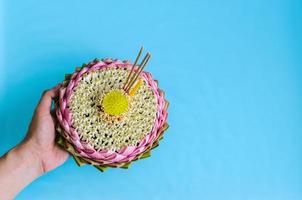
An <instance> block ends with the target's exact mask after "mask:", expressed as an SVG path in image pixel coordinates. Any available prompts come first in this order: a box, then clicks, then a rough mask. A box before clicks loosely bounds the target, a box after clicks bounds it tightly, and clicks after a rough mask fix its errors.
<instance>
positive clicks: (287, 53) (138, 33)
mask: <svg viewBox="0 0 302 200" xmlns="http://www.w3.org/2000/svg"><path fill="white" fill-rule="evenodd" d="M0 2H1V11H0V17H1V20H0V23H1V24H0V25H1V26H0V34H1V35H0V36H1V37H0V56H1V57H0V58H1V59H0V62H1V63H0V111H1V115H0V125H1V126H0V127H1V128H0V136H1V141H0V154H3V153H4V152H6V151H7V150H8V149H10V148H11V147H13V146H14V145H16V144H17V143H18V142H20V141H21V140H22V138H23V137H24V135H25V133H26V130H27V125H28V123H29V121H30V118H31V114H32V111H33V109H34V107H35V105H36V103H37V101H38V99H39V97H40V94H41V92H42V91H43V90H44V89H46V88H50V87H52V86H53V85H55V84H56V83H58V82H59V81H61V80H62V78H63V76H64V74H65V73H69V72H72V71H73V69H74V67H75V66H76V65H80V64H82V63H83V62H87V61H89V60H90V59H93V58H95V57H114V58H120V59H132V60H133V59H134V57H135V54H136V52H137V50H138V49H139V47H140V45H141V44H144V46H145V47H146V49H148V50H149V51H151V52H152V53H153V58H152V60H151V62H150V64H149V65H148V67H147V69H148V70H149V71H151V72H152V73H153V74H154V77H155V78H156V79H159V80H160V86H161V87H162V88H163V89H164V90H165V91H166V93H167V98H168V99H169V100H170V102H171V106H170V109H169V113H170V117H169V123H170V125H171V127H170V129H169V130H168V132H167V133H166V135H165V138H164V140H163V141H162V142H161V144H160V146H159V148H157V149H156V150H154V151H153V152H152V157H151V158H149V159H145V160H142V161H140V162H136V163H135V164H133V165H132V166H131V167H130V169H129V170H122V169H113V170H109V171H107V172H106V173H99V171H97V170H95V169H94V168H92V167H89V166H87V167H83V168H78V167H77V166H76V164H75V163H74V161H73V160H71V159H70V160H69V161H68V162H67V163H66V164H65V165H63V166H61V167H59V168H58V169H56V170H55V171H52V172H50V173H48V174H46V175H45V176H43V177H41V178H39V179H38V180H36V181H35V182H34V183H32V184H31V185H30V186H28V187H27V188H26V189H25V190H24V191H23V192H22V193H21V194H20V195H19V196H18V198H17V199H34V200H35V199H44V200H45V199H80V200H81V199H85V200H86V199H131V200H135V199H187V200H189V199H209V200H212V199H213V200H214V199H226V200H228V199H230V200H236V199H245V200H246V199H257V200H261V199H266V200H268V199H272V200H278V199H286V200H295V199H302V189H301V188H302V170H301V169H302V159H301V156H302V147H301V145H302V79H301V75H302V2H301V1H299V0H292V1H287V0H275V1H273V0H271V1H270V0H253V1H243V0H242V1H239V0H238V1H237V0H230V1H216V0H214V1H212V0H211V1H210V0H207V1H197V0H196V1H193V0H186V1H175V0H174V1H172V0H170V1H161V0H156V1H97V0H87V1H75V0H68V1H59V0H53V1H38V0H24V1H17V0H6V1H3V0H2V1H0ZM88 197H89V198H88Z"/></svg>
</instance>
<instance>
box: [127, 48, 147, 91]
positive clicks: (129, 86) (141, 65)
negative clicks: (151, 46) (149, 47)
mask: <svg viewBox="0 0 302 200" xmlns="http://www.w3.org/2000/svg"><path fill="white" fill-rule="evenodd" d="M150 58H151V54H150V53H147V55H146V56H145V57H144V59H143V61H142V62H141V64H140V68H139V71H138V72H137V73H136V76H135V77H134V78H133V79H132V80H131V81H130V83H129V85H128V87H127V88H126V90H125V91H126V92H129V90H130V89H131V87H132V86H133V84H134V83H135V82H136V80H137V79H138V77H139V76H140V74H141V73H142V71H143V70H144V68H145V66H146V65H147V63H148V61H149V59H150Z"/></svg>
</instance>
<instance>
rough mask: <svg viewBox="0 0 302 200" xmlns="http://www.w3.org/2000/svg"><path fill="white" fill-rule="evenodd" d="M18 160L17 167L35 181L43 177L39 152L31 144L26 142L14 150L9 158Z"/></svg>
mask: <svg viewBox="0 0 302 200" xmlns="http://www.w3.org/2000/svg"><path fill="white" fill-rule="evenodd" d="M10 154H12V157H14V158H16V165H17V166H18V168H20V169H21V168H22V169H21V170H25V171H26V173H28V175H30V176H31V177H32V178H33V179H35V178H37V177H39V176H41V175H42V174H43V173H44V172H43V167H42V162H41V158H40V157H39V156H38V153H37V150H36V149H35V148H34V146H33V145H31V143H30V142H27V141H24V142H22V143H21V144H19V145H17V146H16V147H15V148H13V149H12V150H11V151H10V152H9V153H8V156H10Z"/></svg>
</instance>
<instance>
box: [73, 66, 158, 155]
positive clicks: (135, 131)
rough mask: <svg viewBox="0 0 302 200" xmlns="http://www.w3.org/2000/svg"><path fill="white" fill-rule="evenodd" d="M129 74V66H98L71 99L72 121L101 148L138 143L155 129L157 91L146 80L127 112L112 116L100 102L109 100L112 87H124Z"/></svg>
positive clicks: (87, 137) (81, 135) (106, 148)
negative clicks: (103, 108) (100, 67)
mask: <svg viewBox="0 0 302 200" xmlns="http://www.w3.org/2000/svg"><path fill="white" fill-rule="evenodd" d="M128 74H129V72H128V70H124V69H122V68H112V67H110V68H106V69H102V70H97V71H93V72H91V73H89V74H88V75H86V76H85V77H84V78H83V80H81V81H80V82H79V83H78V85H77V86H76V87H74V92H73V93H72V95H71V98H70V103H68V106H69V110H70V112H71V116H72V121H71V124H72V126H73V127H74V128H75V130H76V131H77V133H78V134H79V136H80V138H81V139H82V140H83V141H88V142H89V143H90V144H91V145H93V147H94V148H95V149H97V150H112V151H119V150H121V149H122V148H123V147H126V146H136V145H137V144H138V143H139V142H140V141H141V140H142V139H143V138H144V137H145V136H146V135H147V134H148V133H150V132H151V129H152V127H153V124H154V121H155V119H156V106H157V105H156V98H155V96H154V94H153V91H152V89H151V88H149V87H148V85H147V83H146V82H145V81H144V84H143V85H142V86H141V87H140V89H139V90H138V91H137V93H136V94H135V95H134V96H133V97H128V99H129V102H130V106H129V109H128V111H127V112H125V113H124V114H123V115H121V116H119V117H111V116H110V115H108V114H107V113H106V112H102V108H101V103H100V102H101V101H102V100H107V99H106V97H108V94H109V95H110V94H114V93H112V91H113V92H116V91H117V90H120V88H122V87H123V85H124V82H125V80H126V78H127V76H128ZM110 92H111V93H110ZM106 94H107V96H106ZM117 94H119V93H117ZM125 98H127V97H126V96H125ZM126 101H127V100H126ZM127 102H128V101H127Z"/></svg>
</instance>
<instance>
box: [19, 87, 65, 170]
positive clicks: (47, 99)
mask: <svg viewBox="0 0 302 200" xmlns="http://www.w3.org/2000/svg"><path fill="white" fill-rule="evenodd" d="M59 88H60V85H58V86H56V87H54V88H53V89H50V90H48V91H45V92H44V93H43V95H42V97H41V100H40V102H39V104H38V106H37V107H36V110H35V112H34V115H33V118H32V121H31V123H30V126H29V130H28V133H27V136H26V138H25V140H24V148H28V149H29V150H30V151H31V152H32V154H33V155H34V156H36V158H37V160H38V161H39V162H40V165H41V170H42V171H41V173H42V174H43V173H46V172H48V171H50V170H52V169H54V168H56V167H58V166H60V165H61V164H63V163H64V162H65V161H66V160H67V158H68V153H67V152H66V151H65V150H63V149H61V148H60V147H59V146H58V144H56V142H55V137H56V131H55V117H53V114H54V113H51V105H52V100H53V98H55V97H57V95H58V90H59Z"/></svg>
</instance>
